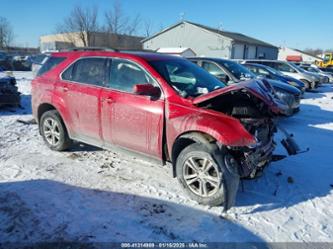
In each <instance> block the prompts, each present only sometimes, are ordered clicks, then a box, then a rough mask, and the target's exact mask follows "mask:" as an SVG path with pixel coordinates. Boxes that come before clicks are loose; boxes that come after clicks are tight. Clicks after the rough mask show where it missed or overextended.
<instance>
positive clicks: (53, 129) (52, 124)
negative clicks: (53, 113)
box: [43, 118, 60, 146]
mask: <svg viewBox="0 0 333 249" xmlns="http://www.w3.org/2000/svg"><path fill="white" fill-rule="evenodd" d="M43 132H44V136H45V139H46V141H47V142H48V143H49V144H50V145H52V146H57V145H58V144H59V142H60V129H59V124H58V121H57V120H55V119H53V118H46V119H45V120H44V123H43Z"/></svg>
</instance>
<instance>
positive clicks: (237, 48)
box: [232, 44, 244, 59]
mask: <svg viewBox="0 0 333 249" xmlns="http://www.w3.org/2000/svg"><path fill="white" fill-rule="evenodd" d="M232 54H233V56H232V59H244V45H242V44H234V45H233V46H232Z"/></svg>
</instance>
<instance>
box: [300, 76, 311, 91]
mask: <svg viewBox="0 0 333 249" xmlns="http://www.w3.org/2000/svg"><path fill="white" fill-rule="evenodd" d="M301 81H302V82H303V83H304V85H305V91H308V90H310V89H311V83H310V82H309V81H307V80H304V79H302V80H301Z"/></svg>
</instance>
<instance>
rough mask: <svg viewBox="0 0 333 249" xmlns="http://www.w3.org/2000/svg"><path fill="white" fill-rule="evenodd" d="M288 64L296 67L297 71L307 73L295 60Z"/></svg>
mask: <svg viewBox="0 0 333 249" xmlns="http://www.w3.org/2000/svg"><path fill="white" fill-rule="evenodd" d="M288 64H289V65H290V66H291V67H292V68H294V69H295V70H296V71H299V72H302V73H307V72H306V70H304V69H303V68H301V67H299V66H298V65H296V64H295V63H294V62H288Z"/></svg>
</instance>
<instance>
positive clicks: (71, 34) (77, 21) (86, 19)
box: [57, 6, 99, 46]
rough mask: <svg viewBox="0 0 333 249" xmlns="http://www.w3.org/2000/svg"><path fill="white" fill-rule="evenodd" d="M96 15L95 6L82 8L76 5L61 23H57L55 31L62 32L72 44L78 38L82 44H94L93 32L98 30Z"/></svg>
mask: <svg viewBox="0 0 333 249" xmlns="http://www.w3.org/2000/svg"><path fill="white" fill-rule="evenodd" d="M97 17H98V9H97V7H93V8H88V7H87V8H82V7H81V6H76V7H74V8H73V10H72V11H71V13H70V15H69V16H68V17H67V18H65V19H64V21H63V23H62V24H60V25H58V27H57V31H58V32H60V33H64V34H65V35H66V38H67V39H68V40H69V41H70V42H72V43H73V44H75V41H76V40H77V39H79V40H80V41H81V42H82V44H83V46H94V45H95V35H94V33H95V32H98V31H99V25H98V23H97Z"/></svg>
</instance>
